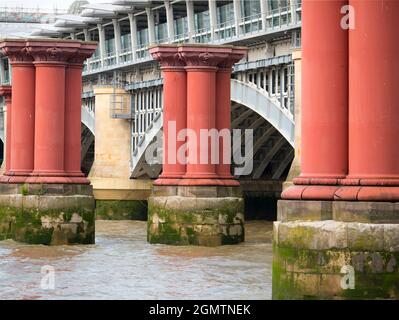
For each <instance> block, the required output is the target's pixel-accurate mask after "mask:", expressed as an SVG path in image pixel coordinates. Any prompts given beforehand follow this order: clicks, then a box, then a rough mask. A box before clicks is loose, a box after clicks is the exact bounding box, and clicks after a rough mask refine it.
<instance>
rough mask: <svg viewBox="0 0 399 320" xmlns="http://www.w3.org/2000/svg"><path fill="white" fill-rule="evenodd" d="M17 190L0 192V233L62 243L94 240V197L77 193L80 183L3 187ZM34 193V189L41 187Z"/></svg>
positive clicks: (33, 241)
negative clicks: (47, 186)
mask: <svg viewBox="0 0 399 320" xmlns="http://www.w3.org/2000/svg"><path fill="white" fill-rule="evenodd" d="M1 189H2V190H5V191H7V192H16V193H15V194H2V195H0V237H1V238H2V239H14V240H16V241H21V242H26V243H31V244H45V245H50V244H52V245H59V244H72V243H83V244H90V243H94V241H95V239H94V235H95V225H94V220H95V213H94V198H93V196H89V195H86V194H85V193H86V191H87V190H91V189H88V188H86V186H85V187H83V190H85V191H84V192H83V193H84V194H83V195H81V194H78V193H77V192H79V191H80V190H81V189H80V188H79V187H78V186H76V185H75V186H73V187H71V188H67V187H63V186H57V185H54V186H52V187H50V188H45V189H44V188H43V186H41V187H38V186H36V187H34V188H32V189H30V185H29V186H27V185H24V188H17V187H15V186H14V187H9V188H7V187H5V186H2V187H1ZM39 189H40V190H41V191H40V192H37V193H36V194H31V192H32V190H35V191H38V190H39Z"/></svg>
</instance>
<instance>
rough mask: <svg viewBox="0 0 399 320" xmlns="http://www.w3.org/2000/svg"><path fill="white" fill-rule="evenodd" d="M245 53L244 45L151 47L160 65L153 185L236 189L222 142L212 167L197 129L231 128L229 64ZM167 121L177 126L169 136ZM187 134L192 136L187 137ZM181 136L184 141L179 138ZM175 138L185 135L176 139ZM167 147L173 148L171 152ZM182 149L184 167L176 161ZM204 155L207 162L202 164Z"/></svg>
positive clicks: (207, 146) (210, 145)
mask: <svg viewBox="0 0 399 320" xmlns="http://www.w3.org/2000/svg"><path fill="white" fill-rule="evenodd" d="M246 52H247V49H246V48H243V47H233V46H204V45H180V46H173V45H161V46H157V47H153V48H151V49H150V53H151V55H152V56H153V57H154V59H156V60H158V61H159V63H160V65H161V69H162V73H163V79H164V84H163V92H164V93H163V95H164V107H163V123H164V125H163V128H164V129H163V130H164V148H163V152H164V160H163V170H162V174H161V176H160V178H159V179H158V180H156V181H155V185H230V186H237V185H239V183H238V182H237V181H236V180H234V179H233V177H232V175H231V172H230V164H229V163H226V162H225V161H223V159H224V158H223V156H224V154H223V149H224V146H223V143H225V142H224V140H223V139H221V140H222V141H220V143H219V150H218V151H217V152H219V161H218V163H216V164H215V163H212V161H211V154H212V152H211V148H212V143H211V142H209V143H208V145H205V147H204V145H203V143H201V142H200V136H201V135H200V131H201V129H207V130H212V129H213V130H215V129H216V130H217V131H218V132H220V131H221V130H224V129H230V126H231V122H230V117H231V116H230V104H231V102H230V79H231V71H232V66H233V65H234V63H236V62H238V61H239V60H241V59H242V58H243V57H244V56H245V54H246ZM172 122H174V123H175V124H176V132H174V133H172V132H169V129H170V128H169V124H170V123H172ZM189 131H191V132H192V133H194V134H195V137H191V136H190V134H189ZM186 133H187V139H184V137H185V136H186V135H185V134H186ZM180 134H183V136H184V137H182V136H180V138H179V135H180ZM175 137H177V139H176V138H175ZM171 143H172V144H175V146H173V148H171V146H170V144H171ZM184 145H186V147H187V148H186V149H187V153H186V154H185V156H187V162H186V163H182V162H181V161H179V159H176V156H178V154H177V153H178V151H179V149H180V150H182V149H184V148H181V147H182V146H184ZM204 148H206V150H205V149H204ZM228 148H230V146H228ZM171 150H173V151H172V153H173V154H170V153H171ZM184 150H185V149H184ZM175 152H176V153H175ZM203 154H207V155H208V159H207V161H202V162H201V161H200V156H201V155H203ZM183 157H184V156H183ZM229 160H230V159H229Z"/></svg>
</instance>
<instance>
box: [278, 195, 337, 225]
mask: <svg viewBox="0 0 399 320" xmlns="http://www.w3.org/2000/svg"><path fill="white" fill-rule="evenodd" d="M277 220H279V221H296V220H301V221H321V220H332V201H303V200H279V201H278V202H277Z"/></svg>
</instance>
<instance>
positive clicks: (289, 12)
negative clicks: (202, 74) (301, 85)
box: [84, 5, 301, 75]
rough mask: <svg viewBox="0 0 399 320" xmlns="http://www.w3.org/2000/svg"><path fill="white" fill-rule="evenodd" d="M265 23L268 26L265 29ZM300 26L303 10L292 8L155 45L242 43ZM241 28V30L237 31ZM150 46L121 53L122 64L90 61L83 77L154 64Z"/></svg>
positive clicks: (106, 59)
mask: <svg viewBox="0 0 399 320" xmlns="http://www.w3.org/2000/svg"><path fill="white" fill-rule="evenodd" d="M264 21H266V25H265V26H263V23H264ZM300 23H301V7H300V6H297V5H292V6H289V7H283V8H278V9H275V10H272V11H270V12H268V13H266V14H265V16H262V14H260V13H259V14H255V15H252V16H247V17H243V18H242V19H240V20H239V21H238V22H237V23H236V21H234V20H230V21H227V22H223V23H220V24H218V25H217V26H216V27H214V28H210V27H208V28H204V29H200V30H196V32H195V33H194V34H190V33H184V34H177V35H175V36H174V37H173V38H163V39H159V40H157V41H156V43H187V42H194V43H215V44H221V43H229V42H234V41H236V40H239V39H240V38H243V37H251V36H255V35H261V34H264V33H272V32H278V31H284V30H286V29H289V28H297V27H299V26H300ZM237 27H238V30H237ZM148 47H149V44H148V43H146V44H142V45H139V46H136V47H135V48H134V50H132V49H131V48H126V49H124V50H123V51H122V52H121V53H119V61H118V63H117V62H116V61H117V59H116V58H117V57H116V55H115V54H112V55H108V56H106V57H104V61H103V62H102V61H101V59H100V58H98V57H96V58H94V59H93V58H92V59H89V60H88V62H87V63H88V65H89V68H87V67H85V69H84V75H86V74H89V73H91V72H99V71H101V70H102V69H103V70H106V69H108V68H109V66H111V65H112V67H114V68H117V67H118V66H119V65H121V66H122V65H123V64H133V63H140V62H145V61H149V60H151V57H150V55H149V52H148Z"/></svg>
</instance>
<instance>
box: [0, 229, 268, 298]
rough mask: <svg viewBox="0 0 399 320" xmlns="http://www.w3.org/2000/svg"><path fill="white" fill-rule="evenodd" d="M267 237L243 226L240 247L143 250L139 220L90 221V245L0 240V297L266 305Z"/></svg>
mask: <svg viewBox="0 0 399 320" xmlns="http://www.w3.org/2000/svg"><path fill="white" fill-rule="evenodd" d="M271 238H272V222H267V221H250V222H247V224H246V242H245V243H243V244H240V245H230V246H222V247H218V248H207V247H192V246H190V247H175V246H165V245H150V244H148V243H147V242H146V223H145V222H139V221H97V223H96V244H95V245H87V246H82V245H76V246H60V247H49V246H36V245H35V246H33V245H24V244H21V243H17V242H14V241H11V240H6V241H0V299H270V298H271V283H272V282H271V278H272V277H271V264H272V246H271ZM43 267H44V268H43ZM43 270H50V271H51V270H54V273H50V274H47V276H44V275H43V274H42V273H41V271H43ZM43 272H44V271H43ZM52 280H54V281H53V282H52Z"/></svg>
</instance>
